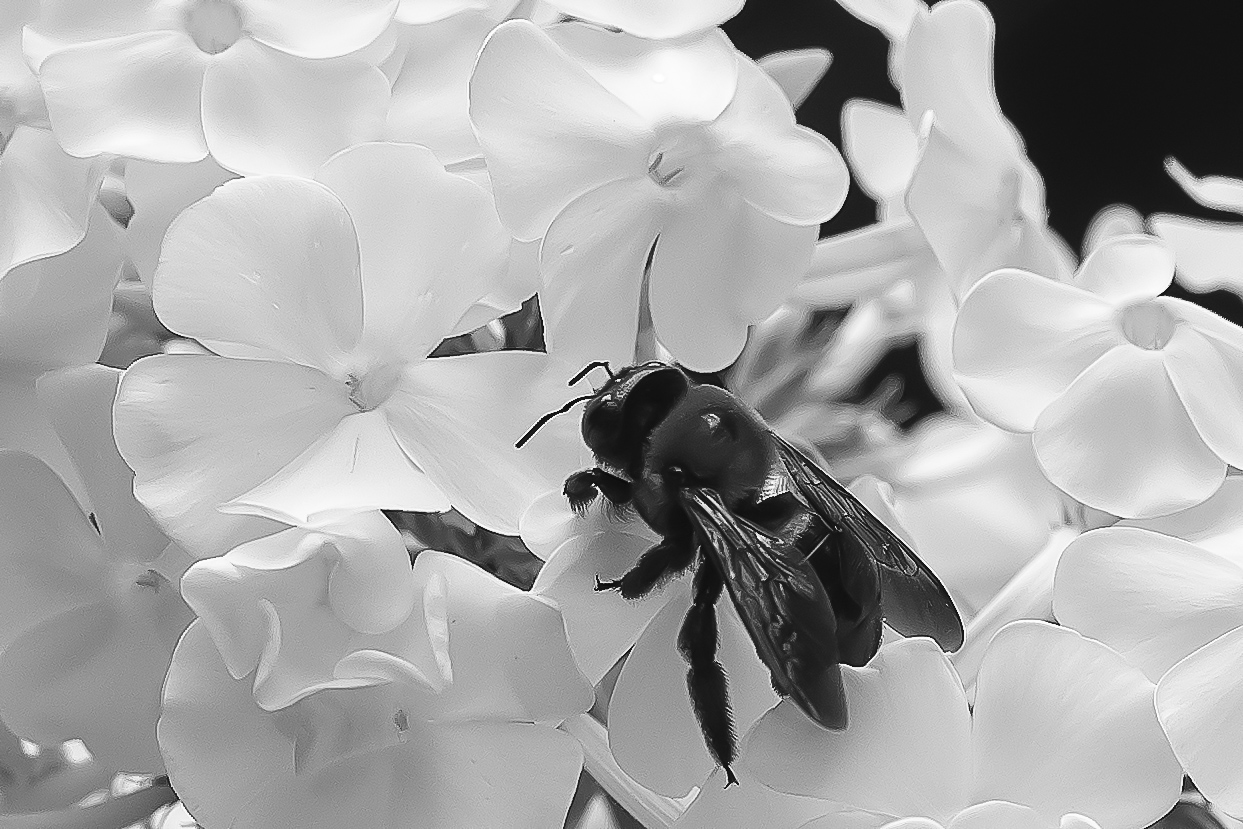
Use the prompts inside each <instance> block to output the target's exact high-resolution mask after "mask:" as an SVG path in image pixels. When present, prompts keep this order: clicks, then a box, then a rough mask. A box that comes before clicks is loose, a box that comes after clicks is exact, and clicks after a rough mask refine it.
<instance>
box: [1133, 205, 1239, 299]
mask: <svg viewBox="0 0 1243 829" xmlns="http://www.w3.org/2000/svg"><path fill="white" fill-rule="evenodd" d="M1148 221H1149V223H1150V224H1151V225H1152V232H1153V233H1155V234H1157V235H1158V236H1160V237H1161V238H1162V239H1164V240H1165V242H1166V244H1168V245H1169V246H1170V247H1171V248H1173V249H1174V260H1175V262H1176V266H1177V268H1178V281H1179V282H1180V283H1181V284H1183V285H1186V286H1187V287H1188V288H1190V289H1191V290H1193V291H1199V292H1201V293H1206V292H1208V291H1217V290H1221V289H1223V288H1225V289H1229V290H1234V291H1236V292H1237V291H1239V289H1240V286H1243V267H1241V266H1240V262H1243V226H1240V225H1239V224H1238V223H1237V222H1230V223H1226V222H1210V221H1206V220H1204V219H1192V218H1187V217H1184V216H1171V215H1169V214H1167V213H1157V214H1155V215H1153V216H1152V217H1150V218H1149V220H1148Z"/></svg>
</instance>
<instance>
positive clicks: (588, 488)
mask: <svg viewBox="0 0 1243 829" xmlns="http://www.w3.org/2000/svg"><path fill="white" fill-rule="evenodd" d="M631 488H632V484H631V483H630V482H629V481H623V480H622V479H621V478H618V477H616V476H615V475H610V474H609V473H607V472H605V471H604V470H603V469H584V470H583V471H582V472H575V473H574V474H573V475H571V476H570V477H568V478H566V479H565V489H564V492H565V497H566V498H568V499H569V501H570V509H572V510H574V511H575V512H576V513H579V514H581V513H583V512H585V511H586V510H587V507H589V506H591V502H592V501H594V500H596V496H598V495H601V494H602V495H604V497H605V498H607V499H608V501H609V503H610V504H614V505H621V504H627V503H629V502H630V492H631Z"/></svg>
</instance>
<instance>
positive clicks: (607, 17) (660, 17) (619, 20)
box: [547, 0, 743, 40]
mask: <svg viewBox="0 0 1243 829" xmlns="http://www.w3.org/2000/svg"><path fill="white" fill-rule="evenodd" d="M547 3H548V5H550V6H552V7H553V8H555V9H557V10H558V11H560V12H562V13H563V14H568V15H569V16H570V17H574V18H577V19H579V20H587V21H590V22H592V23H596V24H598V25H601V26H613V27H616V28H618V29H621V30H622V31H623V32H627V33H629V34H632V35H635V36H636V37H642V38H648V39H650V40H661V39H671V38H678V37H682V36H683V35H689V34H692V33H693V32H698V31H701V30H703V29H710V28H712V27H713V26H719V25H721V24H722V23H724V22H725V21H726V20H729V19H730V18H731V17H733V16H734V15H736V14H738V12H740V11H742V4H743V0H699V2H695V3H663V2H660V0H641V2H634V0H547Z"/></svg>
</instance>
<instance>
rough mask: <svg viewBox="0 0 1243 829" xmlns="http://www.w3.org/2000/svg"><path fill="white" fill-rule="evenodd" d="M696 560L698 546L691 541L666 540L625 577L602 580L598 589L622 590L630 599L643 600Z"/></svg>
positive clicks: (645, 556) (598, 578) (597, 580)
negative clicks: (658, 586)
mask: <svg viewBox="0 0 1243 829" xmlns="http://www.w3.org/2000/svg"><path fill="white" fill-rule="evenodd" d="M694 560H695V546H694V545H693V544H692V543H690V541H689V540H687V541H683V540H682V539H674V538H666V539H665V540H664V541H661V542H660V543H659V544H657V545H656V546H655V547H652V548H651V549H650V550H648V551H647V552H646V553H644V554H643V555H641V556H639V560H638V561H637V562H635V565H634V567H631V568H630V569H629V570H628V571H626V574H625V575H623V576H622V577H621V578H620V579H615V580H613V581H600V577H599V576H596V590H598V591H599V590H620V591H621V594H622V596H624V597H625V598H627V599H641V598H643V597H644V596H646V595H647V594H648V593H651V592H652V590H653V589H654V588H655V587H656V586H657V585H659V584H661V583H662V582H665V581H667V580H668V579H669V578H671V577H672V576H674V575H676V574H677V573H681V572H682V571H683V570H685V569H686V568H687V567H690V566H691V562H693V561H694Z"/></svg>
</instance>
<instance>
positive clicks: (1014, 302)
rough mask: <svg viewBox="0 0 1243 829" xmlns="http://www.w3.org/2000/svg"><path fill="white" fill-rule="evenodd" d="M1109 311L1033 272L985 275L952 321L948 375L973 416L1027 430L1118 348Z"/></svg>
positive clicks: (1078, 290) (1077, 290)
mask: <svg viewBox="0 0 1243 829" xmlns="http://www.w3.org/2000/svg"><path fill="white" fill-rule="evenodd" d="M1113 316H1114V311H1113V306H1111V305H1110V304H1109V303H1107V302H1105V301H1104V300H1102V299H1100V298H1099V297H1097V296H1095V295H1093V294H1089V293H1088V292H1087V291H1084V290H1083V289H1081V288H1078V287H1075V286H1073V285H1066V284H1063V283H1060V282H1054V281H1053V280H1051V279H1046V278H1045V277H1043V276H1037V275H1036V274H1034V273H1028V272H1027V271H1018V270H1003V271H998V272H995V273H991V274H989V275H988V276H987V277H985V278H984V279H982V280H981V281H980V282H979V284H978V285H976V287H975V288H974V289H973V290H972V291H971V292H970V293H968V294H967V296H966V297H965V298H964V299H963V302H962V307H961V308H960V309H959V312H958V319H957V321H956V322H955V323H954V369H955V371H956V372H957V376H958V379H959V383H960V384H961V385H962V387H963V391H964V392H965V393H966V395H967V399H968V400H970V401H971V405H972V406H973V407H974V408H975V410H976V411H977V412H978V413H979V414H980V415H981V416H982V417H984V418H986V419H987V420H990V421H992V422H993V423H996V424H997V425H998V426H1001V427H1002V428H1003V429H1009V430H1010V431H1015V432H1029V431H1031V430H1032V428H1033V427H1034V426H1035V425H1036V420H1037V418H1039V417H1040V413H1041V412H1043V411H1044V410H1045V409H1046V408H1047V407H1048V406H1049V404H1050V403H1052V402H1053V401H1055V400H1056V399H1057V398H1058V396H1059V395H1061V394H1063V393H1064V392H1065V391H1066V389H1067V388H1068V387H1069V386H1070V384H1071V383H1072V382H1073V381H1074V379H1075V378H1076V377H1078V376H1079V374H1080V373H1081V372H1083V371H1084V369H1086V368H1087V367H1088V366H1090V365H1092V364H1093V363H1094V362H1095V361H1096V360H1098V359H1100V358H1101V356H1102V355H1104V354H1105V353H1106V352H1108V351H1109V350H1110V349H1111V348H1113V347H1114V346H1115V345H1118V344H1119V343H1121V342H1123V339H1122V335H1121V333H1119V332H1118V330H1117V328H1116V326H1115V325H1114V321H1113Z"/></svg>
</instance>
